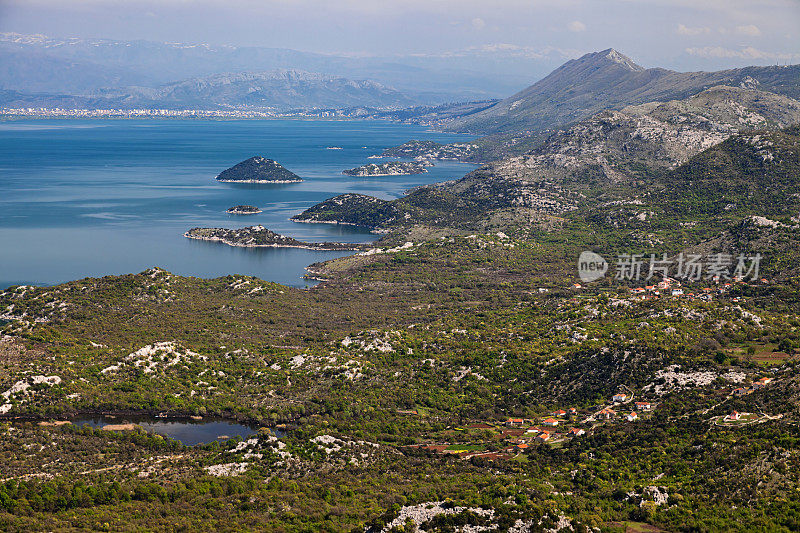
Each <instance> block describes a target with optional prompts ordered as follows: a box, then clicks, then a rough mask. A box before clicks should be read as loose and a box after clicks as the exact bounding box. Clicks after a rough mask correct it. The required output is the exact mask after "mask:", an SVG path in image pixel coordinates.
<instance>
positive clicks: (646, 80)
mask: <svg viewBox="0 0 800 533" xmlns="http://www.w3.org/2000/svg"><path fill="white" fill-rule="evenodd" d="M722 84H724V85H733V86H744V87H751V88H759V89H763V90H766V91H773V92H777V93H780V94H784V95H787V96H790V97H793V98H796V97H798V96H800V65H793V66H788V67H779V66H774V67H745V68H740V69H732V70H724V71H719V72H675V71H671V70H666V69H662V68H651V69H645V68H643V67H641V66H639V65H637V64H636V63H634V62H633V61H632V60H631V59H630V58H628V57H626V56H624V55H623V54H621V53H619V52H617V51H616V50H614V49H608V50H603V51H602V52H594V53H591V54H586V55H584V56H583V57H581V58H579V59H574V60H571V61H568V62H567V63H565V64H564V65H562V66H560V67H559V68H557V69H556V70H554V71H553V72H552V73H551V74H550V75H548V76H547V77H545V78H544V79H542V80H541V81H538V82H536V83H535V84H533V85H531V86H530V87H528V88H527V89H525V90H523V91H520V92H519V93H517V94H515V95H513V96H511V97H509V98H506V99H505V100H502V101H500V102H498V103H497V104H495V105H493V106H491V107H490V108H488V109H486V110H484V111H481V112H479V113H474V114H471V115H469V116H466V117H462V118H457V119H454V120H453V121H452V122H451V123H450V124H449V125H448V128H449V129H452V130H459V131H472V132H480V133H507V132H517V131H540V130H543V129H548V128H553V127H558V126H562V125H566V124H569V123H571V122H574V121H576V120H580V119H582V118H584V117H587V116H589V115H591V114H593V113H596V112H598V111H601V110H603V109H619V108H621V107H624V106H626V105H631V104H641V103H645V102H651V101H655V100H660V101H663V100H670V99H676V98H686V97H688V96H691V95H693V94H697V93H699V92H700V91H702V90H704V89H706V88H708V87H711V86H714V85H722Z"/></svg>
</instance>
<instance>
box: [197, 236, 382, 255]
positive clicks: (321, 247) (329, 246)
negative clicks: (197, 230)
mask: <svg viewBox="0 0 800 533" xmlns="http://www.w3.org/2000/svg"><path fill="white" fill-rule="evenodd" d="M183 236H184V237H186V238H187V239H193V240H196V241H208V242H219V243H222V244H226V245H228V246H234V247H237V248H298V249H301V250H316V251H323V252H337V251H343V252H345V251H354V252H357V251H361V250H364V249H366V246H365V245H361V244H357V243H343V242H331V243H305V244H279V243H272V244H242V243H238V242H235V241H231V240H229V239H225V238H222V237H201V236H197V235H190V234H189V232H188V231H187V232H186V233H184V234H183Z"/></svg>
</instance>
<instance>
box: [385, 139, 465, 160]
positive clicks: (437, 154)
mask: <svg viewBox="0 0 800 533" xmlns="http://www.w3.org/2000/svg"><path fill="white" fill-rule="evenodd" d="M475 148H477V145H475V144H471V143H452V144H441V143H437V142H434V141H408V142H405V143H403V144H401V145H400V146H394V147H392V148H387V149H386V150H384V151H383V152H381V154H380V157H404V158H409V159H423V160H426V161H468V160H470V156H471V155H472V152H473V151H474V149H475Z"/></svg>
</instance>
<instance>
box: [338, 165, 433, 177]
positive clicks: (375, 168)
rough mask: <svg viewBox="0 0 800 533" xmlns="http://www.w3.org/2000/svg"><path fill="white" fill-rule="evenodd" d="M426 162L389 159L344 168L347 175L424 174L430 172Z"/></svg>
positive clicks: (343, 172)
mask: <svg viewBox="0 0 800 533" xmlns="http://www.w3.org/2000/svg"><path fill="white" fill-rule="evenodd" d="M425 166H426V164H425V163H422V162H416V161H413V162H411V161H409V162H405V161H389V162H388V163H380V164H377V163H370V164H368V165H362V166H360V167H356V168H351V169H349V170H343V171H342V174H344V175H345V176H402V175H407V174H423V173H425V172H428V169H426V168H425Z"/></svg>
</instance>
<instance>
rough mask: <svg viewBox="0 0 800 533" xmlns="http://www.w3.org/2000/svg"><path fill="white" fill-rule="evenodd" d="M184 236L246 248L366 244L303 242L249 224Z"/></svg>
mask: <svg viewBox="0 0 800 533" xmlns="http://www.w3.org/2000/svg"><path fill="white" fill-rule="evenodd" d="M184 237H187V238H189V239H197V240H200V241H213V242H221V243H223V244H227V245H228V246H241V247H244V248H260V247H263V248H305V249H308V250H361V249H365V245H361V244H350V243H341V242H303V241H298V240H297V239H293V238H292V237H287V236H285V235H281V234H279V233H275V232H274V231H270V230H268V229H267V228H265V227H264V226H248V227H246V228H240V229H226V228H192V229H190V230H189V231H187V232H186V233H184Z"/></svg>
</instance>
